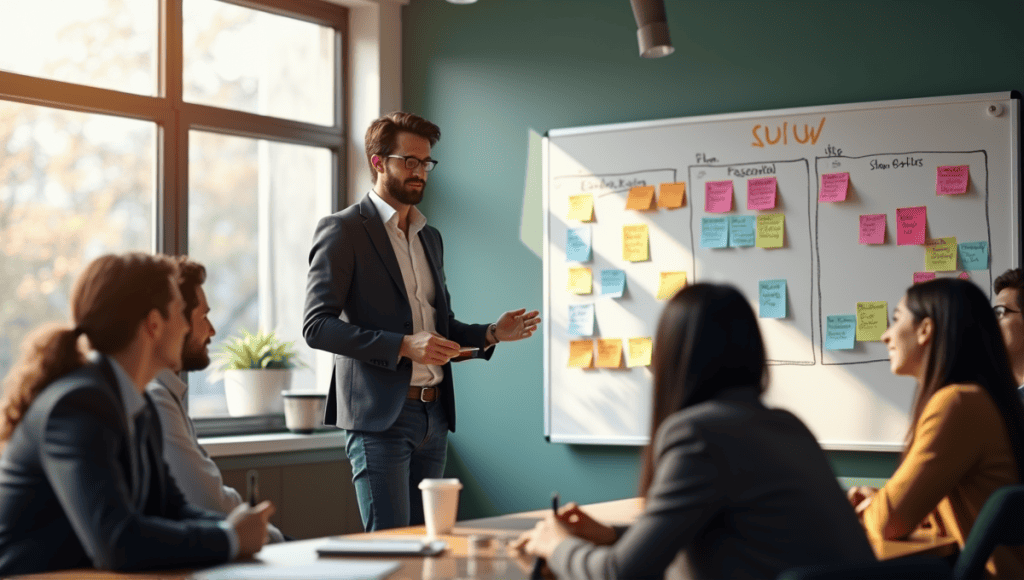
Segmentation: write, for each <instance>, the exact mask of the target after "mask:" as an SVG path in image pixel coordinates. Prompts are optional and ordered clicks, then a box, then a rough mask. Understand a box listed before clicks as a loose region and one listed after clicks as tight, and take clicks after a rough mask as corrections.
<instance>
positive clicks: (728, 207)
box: [704, 179, 732, 213]
mask: <svg viewBox="0 0 1024 580" xmlns="http://www.w3.org/2000/svg"><path fill="white" fill-rule="evenodd" d="M704 211H706V212H708V213H725V212H727V211H732V180H731V179H727V180H725V181H707V182H705V183H704Z"/></svg>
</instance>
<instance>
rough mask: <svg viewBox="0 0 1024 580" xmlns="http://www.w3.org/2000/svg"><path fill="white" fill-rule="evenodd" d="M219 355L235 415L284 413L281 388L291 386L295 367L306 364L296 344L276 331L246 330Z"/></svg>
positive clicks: (230, 413)
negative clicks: (287, 340) (282, 338)
mask: <svg viewBox="0 0 1024 580" xmlns="http://www.w3.org/2000/svg"><path fill="white" fill-rule="evenodd" d="M219 357H220V368H221V370H223V372H224V396H225V398H226V399H227V404H228V414H229V415H231V416H232V417H241V416H245V415H266V414H268V413H280V412H282V409H283V404H282V400H281V391H286V390H288V388H289V387H290V386H291V382H292V369H294V368H297V367H300V366H303V363H302V361H301V360H300V359H299V357H298V353H296V352H295V349H294V347H293V343H291V342H282V341H281V340H279V339H278V338H277V334H275V333H274V332H273V331H270V332H266V331H262V330H261V331H259V332H257V333H256V334H252V333H251V332H249V331H247V330H245V329H242V330H241V334H240V335H236V336H233V337H231V338H229V339H228V340H226V341H225V342H224V344H223V345H222V346H221V350H220V352H219Z"/></svg>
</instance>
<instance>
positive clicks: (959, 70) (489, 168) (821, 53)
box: [354, 0, 1024, 518]
mask: <svg viewBox="0 0 1024 580" xmlns="http://www.w3.org/2000/svg"><path fill="white" fill-rule="evenodd" d="M666 8H667V11H668V18H669V26H670V29H671V33H672V40H673V43H674V45H675V47H676V51H675V53H674V54H672V55H671V56H669V57H667V58H663V59H656V60H646V59H641V58H639V57H638V56H637V45H636V28H635V24H634V22H633V15H632V12H631V10H630V7H629V2H628V0H480V1H479V2H477V3H476V4H472V5H468V6H457V5H454V4H449V3H448V2H445V1H444V0H412V1H411V3H410V4H409V5H408V6H406V7H404V8H403V12H402V19H403V31H402V39H403V47H402V59H403V95H402V97H403V102H404V106H405V108H406V109H407V110H409V111H411V112H415V113H417V114H420V115H423V116H425V117H427V118H428V119H431V120H432V121H434V122H436V123H437V124H438V125H440V127H441V130H442V139H441V142H440V143H439V144H438V146H437V147H435V148H434V152H433V157H435V158H437V159H440V160H441V163H440V165H439V166H438V168H437V169H436V170H435V172H434V173H433V174H432V175H431V180H430V184H429V186H428V188H427V196H426V199H425V201H424V202H423V206H422V209H423V211H424V213H425V214H426V215H427V216H428V218H429V220H430V222H431V223H432V224H434V225H436V226H437V227H439V228H440V230H441V231H442V233H443V234H444V236H445V238H444V239H445V242H446V244H445V245H446V248H445V262H446V270H447V274H448V288H449V290H450V291H451V294H452V300H453V304H454V308H455V312H456V315H457V316H458V317H459V318H460V319H461V320H465V321H475V322H484V321H491V320H494V319H496V318H497V316H498V315H499V314H500V313H501V312H502V311H504V310H506V309H512V308H517V307H520V306H526V307H529V308H537V309H540V308H541V306H542V296H541V280H542V264H541V260H540V258H539V257H538V256H537V255H536V254H535V253H533V252H532V251H531V250H530V249H529V248H528V247H527V246H526V245H525V244H524V243H523V242H522V241H521V239H520V224H521V220H525V222H526V224H527V230H528V231H536V227H537V226H536V224H537V223H538V220H537V216H536V211H537V210H536V209H534V210H533V211H532V212H529V214H528V215H526V216H523V215H522V214H523V206H524V196H525V197H527V198H531V199H534V200H535V199H536V195H537V192H536V184H537V178H536V175H535V174H532V173H531V174H530V175H529V178H528V171H527V169H528V167H529V166H531V162H532V167H536V160H537V155H539V152H537V151H536V147H535V146H534V147H533V149H531V147H530V143H531V137H530V136H531V132H532V133H533V134H534V139H533V142H534V145H535V144H536V134H540V135H543V134H544V133H545V132H546V131H548V130H549V129H552V128H558V127H571V126H577V125H592V124H599V123H611V122H625V121H637V120H645V119H658V118H666V117H679V116H691V115H706V114H715V113H729V112H735V111H750V110H759V109H777V108H785V107H799V106H813V105H825V104H832V103H847V102H858V101H875V100H888V99H901V98H915V97H932V96H942V95H954V94H966V93H981V92H995V91H1007V90H1013V89H1018V90H1019V89H1024V34H1022V33H1021V25H1022V24H1024V2H1020V1H1019V0H1009V1H1003V2H997V1H986V2H983V1H977V2H965V1H948V0H947V1H939V0H928V1H898V0H897V1H893V0H889V1H886V2H842V1H833V2H821V1H817V0H815V1H803V2H797V1H772V2H767V1H763V0H751V1H732V0H708V1H700V2H697V1H681V0H668V1H667V2H666ZM354 90H358V87H355V89H354ZM531 207H533V206H531ZM455 374H456V377H455V378H456V389H457V393H458V394H457V401H458V413H459V417H458V432H457V433H455V434H454V435H453V436H452V437H451V446H450V448H451V453H450V454H449V469H448V470H449V471H450V472H451V474H452V475H454V476H457V477H460V478H461V479H462V480H463V482H464V483H465V485H466V487H465V489H464V492H463V494H464V495H463V502H462V503H463V506H462V510H461V514H460V515H461V517H463V518H465V517H480V516H486V515H493V514H497V513H505V512H510V511H520V510H526V509H537V508H541V507H543V506H544V505H545V503H547V501H548V498H549V496H550V493H551V491H552V490H555V489H557V490H559V491H560V492H561V494H562V497H563V498H564V500H565V501H569V500H574V501H579V502H593V501H602V500H608V499H617V498H621V497H627V496H630V495H635V490H636V480H637V474H638V466H639V453H638V450H637V449H635V448H625V447H588V446H569V445H559V444H550V443H546V442H545V441H544V437H543V417H542V412H543V401H542V385H543V377H542V374H543V355H542V339H541V337H540V335H539V334H538V335H535V336H534V338H533V339H531V340H530V341H527V342H522V343H516V344H508V345H501V346H500V347H498V352H497V353H496V354H495V356H494V359H493V360H492V361H490V362H488V363H484V362H480V361H471V362H467V363H460V364H459V365H458V366H457V368H456V370H455ZM829 458H830V460H831V461H832V464H833V467H834V468H835V471H836V474H837V475H838V476H841V477H844V478H875V477H887V476H888V475H889V474H891V472H892V470H893V468H894V466H895V464H896V457H895V456H894V455H893V454H884V453H855V452H833V453H830V454H829Z"/></svg>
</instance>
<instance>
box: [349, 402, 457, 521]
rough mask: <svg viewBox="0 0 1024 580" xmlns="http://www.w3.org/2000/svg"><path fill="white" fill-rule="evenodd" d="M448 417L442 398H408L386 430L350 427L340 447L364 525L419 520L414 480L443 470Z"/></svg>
mask: <svg viewBox="0 0 1024 580" xmlns="http://www.w3.org/2000/svg"><path fill="white" fill-rule="evenodd" d="M447 446H448V418H447V416H446V414H445V412H444V409H443V408H442V407H441V403H440V402H438V401H434V402H433V403H424V402H421V401H417V400H415V399H407V400H406V401H405V406H404V407H402V412H401V413H400V414H399V415H398V420H396V421H395V424H394V425H392V426H391V427H390V428H389V429H388V430H387V431H383V432H380V433H370V432H367V431H349V432H348V433H347V434H346V437H345V452H346V453H347V454H348V459H349V461H350V462H351V463H352V483H354V484H355V488H356V498H357V499H358V500H359V515H360V516H362V519H363V528H364V529H365V530H366V531H368V532H371V531H374V530H386V529H388V528H399V527H403V526H409V525H414V526H415V525H421V524H423V496H422V494H421V492H420V489H419V487H418V486H419V483H420V481H421V480H423V479H425V478H437V477H441V476H442V475H443V474H444V461H445V453H446V451H447Z"/></svg>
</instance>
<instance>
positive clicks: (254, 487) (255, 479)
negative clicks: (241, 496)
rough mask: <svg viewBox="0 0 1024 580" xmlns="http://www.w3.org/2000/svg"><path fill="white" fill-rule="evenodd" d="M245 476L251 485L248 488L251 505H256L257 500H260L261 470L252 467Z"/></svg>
mask: <svg viewBox="0 0 1024 580" xmlns="http://www.w3.org/2000/svg"><path fill="white" fill-rule="evenodd" d="M245 477H246V480H247V481H248V487H249V489H248V490H247V491H248V495H249V505H250V506H254V505H256V502H258V501H259V494H260V490H259V480H260V472H258V471H256V470H255V469H250V470H249V471H248V473H246V474H245Z"/></svg>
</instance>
